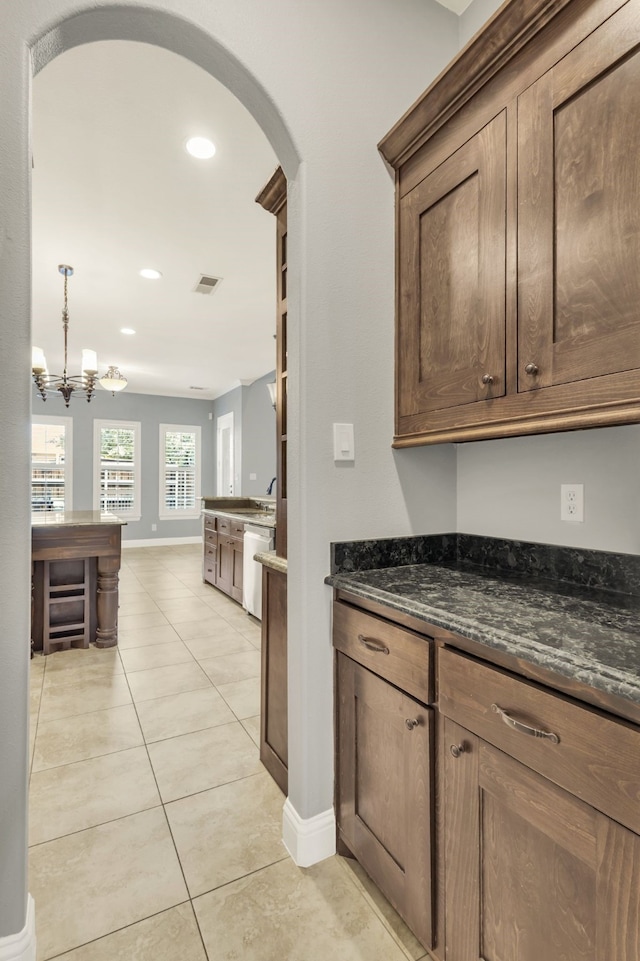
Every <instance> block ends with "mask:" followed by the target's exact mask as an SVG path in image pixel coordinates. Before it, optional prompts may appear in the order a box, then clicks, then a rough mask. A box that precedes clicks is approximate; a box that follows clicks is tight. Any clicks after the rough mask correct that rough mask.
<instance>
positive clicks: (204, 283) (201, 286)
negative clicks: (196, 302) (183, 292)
mask: <svg viewBox="0 0 640 961" xmlns="http://www.w3.org/2000/svg"><path fill="white" fill-rule="evenodd" d="M221 280H222V277H211V276H210V275H209V274H201V276H200V279H199V280H198V282H197V284H196V285H195V287H194V288H193V289H194V291H195V292H196V294H212V293H213V292H214V290H215V289H216V287H217V286H218V284H219V283H220V281H221Z"/></svg>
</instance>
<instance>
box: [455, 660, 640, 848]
mask: <svg viewBox="0 0 640 961" xmlns="http://www.w3.org/2000/svg"><path fill="white" fill-rule="evenodd" d="M438 692H439V696H438V706H439V708H440V712H441V713H442V714H445V715H446V716H447V717H450V718H451V719H452V720H454V721H456V722H457V723H459V724H461V725H462V726H463V727H466V728H467V729H468V730H469V731H472V732H473V733H474V734H478V735H479V736H480V737H481V738H483V739H484V740H485V741H488V742H489V743H490V744H493V745H495V746H496V747H497V748H499V749H500V750H502V751H504V752H505V753H507V754H509V755H511V756H512V757H515V758H517V759H518V760H519V761H521V762H522V763H523V764H526V765H527V766H528V767H530V768H532V769H533V770H534V771H537V772H538V773H539V774H542V775H543V777H546V778H548V779H549V780H551V781H553V782H554V783H555V784H558V785H559V786H560V787H562V788H565V789H566V790H567V791H569V792H571V793H572V794H574V795H576V796H577V797H579V798H582V799H583V800H584V801H586V802H587V803H588V804H590V805H592V806H593V807H595V808H596V809H597V810H599V811H602V812H603V814H606V815H608V816H609V817H612V818H614V819H615V820H616V821H619V822H620V823H621V824H624V825H626V826H627V827H628V828H630V829H631V830H632V831H635V832H636V833H640V730H639V729H638V728H635V727H634V726H633V725H631V724H628V723H626V722H625V721H618V720H615V719H613V718H611V717H609V716H607V715H605V714H602V713H600V712H598V711H596V710H594V709H592V708H590V707H587V706H586V705H584V706H583V705H580V704H578V703H577V702H575V701H571V700H569V699H567V698H565V697H563V696H561V695H559V694H554V693H553V692H551V691H549V690H547V689H545V688H541V687H539V686H538V685H536V684H533V683H531V682H529V681H525V680H521V679H519V678H516V677H513V676H511V675H509V674H505V673H504V672H502V671H500V670H498V669H497V668H494V667H491V666H490V665H487V664H482V663H479V662H478V661H475V660H472V659H471V658H469V657H466V656H465V655H463V654H459V653H457V652H454V651H451V650H447V649H444V650H441V651H440V654H439V667H438ZM493 705H495V706H496V707H494V706H493ZM496 708H500V710H501V711H503V712H506V714H507V715H508V718H510V719H511V723H508V722H507V719H505V717H504V715H503V714H500V713H498V712H497V711H496ZM513 721H515V722H516V723H517V725H518V727H516V728H514V727H513V726H512V725H513ZM523 727H524V729H523ZM527 729H532V730H533V731H535V732H544V733H545V734H547V735H548V734H551V735H554V736H555V737H554V738H550V737H545V736H543V734H542V733H537V734H535V735H532V734H530V733H528V731H527Z"/></svg>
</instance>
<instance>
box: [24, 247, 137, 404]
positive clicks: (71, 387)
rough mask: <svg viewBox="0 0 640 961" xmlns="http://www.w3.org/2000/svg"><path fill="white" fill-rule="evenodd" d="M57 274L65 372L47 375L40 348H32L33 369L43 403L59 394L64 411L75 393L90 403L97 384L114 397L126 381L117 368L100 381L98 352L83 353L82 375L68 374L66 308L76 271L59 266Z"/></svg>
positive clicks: (111, 369)
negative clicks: (61, 280)
mask: <svg viewBox="0 0 640 961" xmlns="http://www.w3.org/2000/svg"><path fill="white" fill-rule="evenodd" d="M58 271H59V272H60V273H61V274H62V275H63V277H64V307H63V308H62V328H63V330H64V370H63V372H62V374H61V375H60V374H50V373H49V372H48V371H47V362H46V360H45V356H44V353H43V351H42V349H41V348H40V347H33V348H32V357H31V368H32V373H33V379H34V381H35V385H36V387H37V388H38V390H39V391H40V396H41V397H42V399H43V400H46V399H47V393H48V392H51V393H53V392H55V391H57V392H59V393H60V394H62V396H63V397H64V403H65V407H68V406H69V400H70V398H71V395H72V394H73V393H74V392H75V391H83V392H84V394H85V395H86V398H87V402H89V401H90V400H91V398H92V397H93V395H94V392H95V389H96V384H100V385H101V386H102V387H104V389H105V390H110V391H111V393H112V394H113V395H114V396H115V393H116V391H118V390H124V388H125V387H126V386H127V378H126V377H123V375H122V374H121V373H120V371H119V370H118V368H117V367H109V369H108V370H107V373H106V374H105V375H104V377H100V378H98V357H97V354H96V352H95V350H86V349H85V350H83V351H82V373H81V374H76V375H75V376H69V374H68V373H67V338H68V333H69V308H68V304H67V282H68V280H69V277H72V276H73V267H69V266H68V265H67V264H59V265H58Z"/></svg>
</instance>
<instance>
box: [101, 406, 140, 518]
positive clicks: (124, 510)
mask: <svg viewBox="0 0 640 961" xmlns="http://www.w3.org/2000/svg"><path fill="white" fill-rule="evenodd" d="M93 424H94V451H95V455H94V471H95V474H94V509H95V510H100V511H107V512H109V513H110V514H116V515H117V516H118V517H123V518H125V519H126V520H130V521H138V520H140V516H141V509H140V423H139V422H137V421H124V420H113V421H111V420H95V421H94V422H93Z"/></svg>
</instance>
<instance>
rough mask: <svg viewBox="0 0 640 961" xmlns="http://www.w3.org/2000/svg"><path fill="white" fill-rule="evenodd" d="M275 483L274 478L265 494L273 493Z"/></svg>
mask: <svg viewBox="0 0 640 961" xmlns="http://www.w3.org/2000/svg"><path fill="white" fill-rule="evenodd" d="M275 482H276V479H275V477H274V478H273V480H272V481H271V483H270V484H269V486H268V487H267V494H271V493H272V492H273V485H274V484H275Z"/></svg>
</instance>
